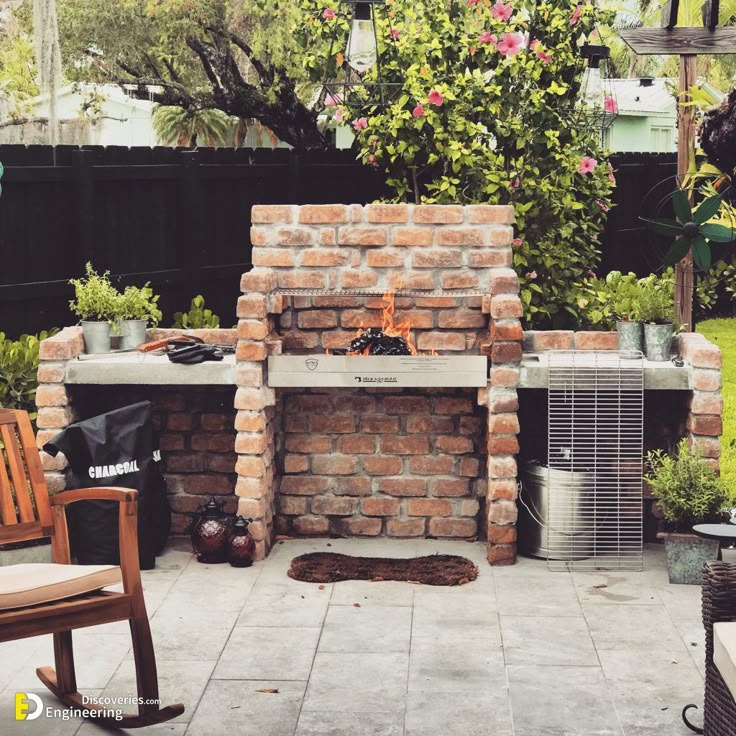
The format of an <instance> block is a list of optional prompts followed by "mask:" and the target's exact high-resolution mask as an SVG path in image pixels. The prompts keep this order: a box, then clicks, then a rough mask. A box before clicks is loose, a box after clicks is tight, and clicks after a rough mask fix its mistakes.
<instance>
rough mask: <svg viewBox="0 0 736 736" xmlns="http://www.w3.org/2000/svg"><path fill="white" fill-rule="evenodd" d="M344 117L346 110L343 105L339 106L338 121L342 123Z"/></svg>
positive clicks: (336, 118) (336, 112)
mask: <svg viewBox="0 0 736 736" xmlns="http://www.w3.org/2000/svg"><path fill="white" fill-rule="evenodd" d="M344 117H345V111H344V110H343V109H342V108H341V107H338V108H337V110H336V111H335V120H336V121H337V122H338V123H341V122H342V120H343V118H344Z"/></svg>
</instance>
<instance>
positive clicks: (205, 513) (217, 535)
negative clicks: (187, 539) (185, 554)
mask: <svg viewBox="0 0 736 736" xmlns="http://www.w3.org/2000/svg"><path fill="white" fill-rule="evenodd" d="M231 530H232V517H231V516H230V515H228V514H226V513H225V511H224V503H219V504H218V503H217V501H215V499H214V497H212V498H210V500H209V501H208V502H207V504H206V505H205V506H200V507H199V508H198V509H197V513H196V514H195V522H194V525H193V526H192V532H191V540H192V548H193V549H194V553H195V554H196V555H197V560H198V561H199V562H208V563H217V562H225V561H226V560H227V551H228V537H229V535H230V531H231Z"/></svg>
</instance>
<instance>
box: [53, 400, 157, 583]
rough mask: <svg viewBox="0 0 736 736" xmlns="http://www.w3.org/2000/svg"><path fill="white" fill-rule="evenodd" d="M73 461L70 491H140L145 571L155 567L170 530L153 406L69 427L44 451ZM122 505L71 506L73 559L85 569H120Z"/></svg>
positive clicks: (143, 403)
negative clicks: (119, 546) (107, 489)
mask: <svg viewBox="0 0 736 736" xmlns="http://www.w3.org/2000/svg"><path fill="white" fill-rule="evenodd" d="M43 449H44V450H45V451H46V452H48V453H49V455H56V454H57V453H58V452H63V453H64V455H66V457H67V460H68V461H69V467H70V470H71V478H70V479H69V483H68V487H69V488H75V489H76V488H97V487H101V486H112V487H115V488H134V489H135V490H137V491H138V553H139V558H140V564H141V568H142V569H144V570H150V569H151V568H153V567H154V566H155V564H156V555H157V554H160V552H161V550H162V549H163V547H164V544H165V543H166V538H167V536H168V534H169V528H170V526H171V510H170V508H169V502H168V499H167V496H166V481H165V480H164V477H163V475H162V473H161V467H160V465H161V463H160V460H161V454H160V451H159V444H158V437H157V436H156V434H155V432H154V431H153V422H152V410H151V402H150V401H141V402H139V403H137V404H131V405H130V406H125V407H123V408H122V409H115V410H114V411H110V412H107V413H106V414H100V415H99V416H96V417H92V418H91V419H85V420H84V421H81V422H76V423H75V424H71V425H69V426H68V427H67V428H66V429H65V430H64V431H63V432H61V433H60V434H58V435H57V436H56V437H54V439H53V440H51V442H47V443H46V444H45V445H44V448H43ZM118 507H119V505H118V503H117V502H115V501H95V500H91V501H79V502H78V503H73V504H70V505H69V506H67V521H68V525H69V540H70V543H71V551H72V554H73V555H74V556H75V557H76V558H77V561H78V562H79V564H81V565H117V564H119V562H120V552H119V548H118Z"/></svg>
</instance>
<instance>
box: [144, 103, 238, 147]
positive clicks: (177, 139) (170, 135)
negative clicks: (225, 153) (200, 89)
mask: <svg viewBox="0 0 736 736" xmlns="http://www.w3.org/2000/svg"><path fill="white" fill-rule="evenodd" d="M234 125H235V121H234V119H233V118H231V117H230V116H229V115H226V114H225V113H224V112H222V110H214V109H211V110H187V109H185V108H183V107H170V106H166V105H157V106H156V107H155V108H154V110H153V128H154V130H155V131H156V136H157V137H158V139H159V141H160V142H161V143H162V144H163V145H165V146H187V147H189V148H195V147H196V146H197V145H200V144H201V145H205V146H228V145H230V146H231V145H233V130H234Z"/></svg>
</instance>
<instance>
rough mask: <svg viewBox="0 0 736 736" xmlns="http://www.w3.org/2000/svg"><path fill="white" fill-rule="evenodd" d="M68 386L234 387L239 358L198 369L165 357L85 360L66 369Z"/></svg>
mask: <svg viewBox="0 0 736 736" xmlns="http://www.w3.org/2000/svg"><path fill="white" fill-rule="evenodd" d="M66 383H68V384H95V385H132V384H140V385H144V386H234V385H235V356H234V355H226V356H225V358H224V359H223V360H222V361H206V362H204V363H197V364H195V365H182V364H177V363H172V362H171V361H170V360H169V359H168V358H167V357H166V356H165V355H151V354H150V353H119V354H110V355H100V356H94V357H86V356H85V357H82V358H77V359H76V360H70V361H69V362H68V363H67V365H66Z"/></svg>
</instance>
